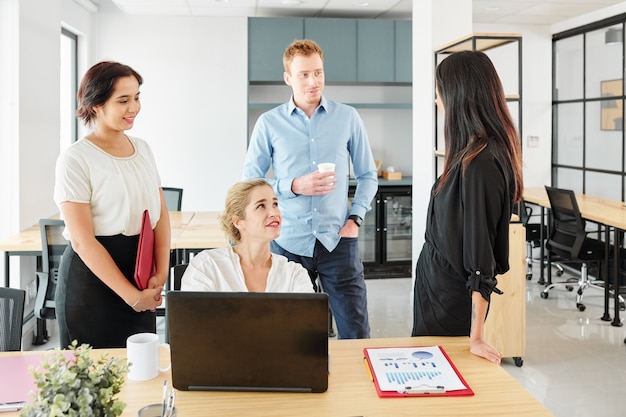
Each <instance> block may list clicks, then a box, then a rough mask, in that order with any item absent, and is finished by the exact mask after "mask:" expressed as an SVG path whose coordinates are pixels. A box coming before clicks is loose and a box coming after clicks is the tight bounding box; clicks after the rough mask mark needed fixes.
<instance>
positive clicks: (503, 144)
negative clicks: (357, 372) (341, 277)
mask: <svg viewBox="0 0 626 417" xmlns="http://www.w3.org/2000/svg"><path fill="white" fill-rule="evenodd" d="M436 90H437V92H436V93H437V99H436V101H437V108H438V109H439V110H440V111H441V112H442V113H443V114H444V116H445V119H444V139H445V149H446V156H445V161H444V168H443V173H442V174H441V176H440V177H439V178H438V179H437V181H436V182H435V184H434V186H433V189H432V191H431V196H430V203H429V207H428V215H427V222H426V233H425V243H424V247H423V248H422V252H421V254H420V256H419V259H418V261H417V267H416V271H415V286H414V293H413V294H414V305H413V308H414V313H413V332H412V335H413V336H426V335H432V336H469V337H470V351H471V352H472V353H473V354H474V355H477V356H480V357H483V358H485V359H487V360H489V361H492V362H496V363H499V362H500V360H501V358H502V354H501V353H500V352H498V351H497V350H496V349H495V348H494V347H493V346H491V345H489V344H488V343H487V342H486V341H485V340H484V338H483V327H484V322H485V319H486V317H487V311H488V308H489V301H490V297H491V293H492V292H493V291H496V292H498V289H497V288H496V285H497V283H498V281H497V279H496V276H497V275H499V274H503V273H504V272H506V271H507V270H508V269H509V262H508V257H509V222H510V218H511V213H512V209H513V205H514V204H515V203H516V202H518V201H519V200H520V199H521V196H522V192H523V183H522V164H521V150H520V141H519V136H518V134H517V131H516V128H515V125H514V123H513V120H512V118H511V115H510V113H509V110H508V107H507V103H506V99H505V96H504V91H503V88H502V84H501V82H500V79H499V77H498V74H497V72H496V70H495V68H494V66H493V64H492V62H491V61H490V60H489V58H488V57H487V55H485V54H484V53H482V52H475V51H472V52H469V51H466V52H457V53H454V54H452V55H450V56H449V57H448V58H446V59H445V60H443V61H442V62H441V63H440V64H439V66H438V67H437V69H436Z"/></svg>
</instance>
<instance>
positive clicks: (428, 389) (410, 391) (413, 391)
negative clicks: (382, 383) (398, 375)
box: [398, 385, 446, 394]
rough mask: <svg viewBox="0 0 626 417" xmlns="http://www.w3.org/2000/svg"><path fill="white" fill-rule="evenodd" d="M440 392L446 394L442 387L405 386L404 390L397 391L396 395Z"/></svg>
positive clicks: (444, 388)
mask: <svg viewBox="0 0 626 417" xmlns="http://www.w3.org/2000/svg"><path fill="white" fill-rule="evenodd" d="M441 392H446V387H444V386H443V385H436V386H429V385H418V386H415V387H411V386H406V387H404V389H399V390H398V393H400V394H436V393H441Z"/></svg>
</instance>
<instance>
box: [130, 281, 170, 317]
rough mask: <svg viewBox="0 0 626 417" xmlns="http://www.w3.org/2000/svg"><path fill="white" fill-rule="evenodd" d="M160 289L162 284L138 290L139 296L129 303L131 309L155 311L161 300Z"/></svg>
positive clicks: (161, 289)
mask: <svg viewBox="0 0 626 417" xmlns="http://www.w3.org/2000/svg"><path fill="white" fill-rule="evenodd" d="M161 291H163V286H158V287H156V288H146V289H145V290H143V291H140V292H139V298H138V299H137V301H136V302H135V303H134V304H132V305H131V307H132V309H133V310H135V311H136V312H138V313H139V312H142V311H146V310H150V311H155V310H156V308H157V307H158V306H160V305H161V303H162V301H163V297H162V296H161Z"/></svg>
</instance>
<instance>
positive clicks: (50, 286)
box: [35, 219, 69, 320]
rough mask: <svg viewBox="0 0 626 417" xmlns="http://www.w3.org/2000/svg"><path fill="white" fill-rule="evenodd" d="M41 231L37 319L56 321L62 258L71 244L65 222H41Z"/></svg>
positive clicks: (51, 220)
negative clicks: (64, 234) (57, 293)
mask: <svg viewBox="0 0 626 417" xmlns="http://www.w3.org/2000/svg"><path fill="white" fill-rule="evenodd" d="M39 229H40V231H41V271H37V278H38V279H39V283H38V285H37V298H35V317H37V318H38V319H48V320H51V319H56V303H55V301H54V292H55V291H56V286H57V280H58V278H59V266H60V265H61V256H62V255H63V252H65V248H67V245H68V244H69V242H68V240H67V239H65V237H64V236H63V230H64V229H65V222H64V221H63V220H58V219H41V220H39Z"/></svg>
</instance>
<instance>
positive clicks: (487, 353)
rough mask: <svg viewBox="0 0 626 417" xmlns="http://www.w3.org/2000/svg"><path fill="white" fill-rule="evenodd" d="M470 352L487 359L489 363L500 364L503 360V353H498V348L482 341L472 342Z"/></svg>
mask: <svg viewBox="0 0 626 417" xmlns="http://www.w3.org/2000/svg"><path fill="white" fill-rule="evenodd" d="M470 352H471V353H472V354H474V355H476V356H480V357H481V358H485V359H487V360H488V361H489V362H493V363H498V364H499V363H500V361H501V360H502V353H500V352H498V351H497V350H496V348H494V347H493V346H491V345H490V344H489V343H487V342H485V341H484V340H482V339H479V340H476V341H472V340H470Z"/></svg>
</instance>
